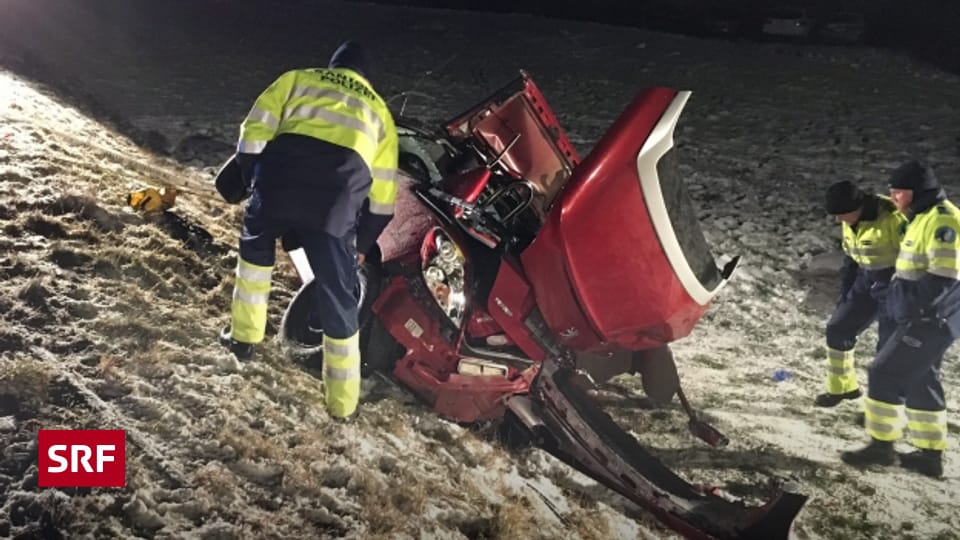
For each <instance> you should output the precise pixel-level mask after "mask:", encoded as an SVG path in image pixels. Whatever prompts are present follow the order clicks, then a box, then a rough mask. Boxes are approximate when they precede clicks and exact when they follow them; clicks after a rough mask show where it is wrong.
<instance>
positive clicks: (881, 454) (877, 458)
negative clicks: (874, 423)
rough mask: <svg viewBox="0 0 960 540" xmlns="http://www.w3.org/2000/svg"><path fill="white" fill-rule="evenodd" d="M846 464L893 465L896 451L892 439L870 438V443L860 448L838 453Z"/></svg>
mask: <svg viewBox="0 0 960 540" xmlns="http://www.w3.org/2000/svg"><path fill="white" fill-rule="evenodd" d="M840 459H842V460H843V462H844V463H846V464H847V465H853V466H854V467H864V466H867V465H893V464H895V463H896V462H897V453H896V452H895V451H894V449H893V441H879V440H877V439H870V444H868V445H867V446H865V447H863V448H861V449H860V450H848V451H846V452H843V453H841V454H840Z"/></svg>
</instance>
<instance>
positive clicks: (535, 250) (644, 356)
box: [281, 72, 806, 540]
mask: <svg viewBox="0 0 960 540" xmlns="http://www.w3.org/2000/svg"><path fill="white" fill-rule="evenodd" d="M689 97H690V92H685V91H677V90H674V89H671V88H664V87H655V88H648V89H645V90H643V91H642V92H640V93H639V94H638V95H637V96H636V97H635V99H634V100H633V101H632V102H631V103H630V104H629V106H628V107H627V108H626V109H625V110H624V111H623V113H622V114H621V115H620V117H619V118H618V119H617V120H616V121H615V122H614V123H613V124H612V125H611V126H610V128H609V129H608V130H607V132H606V134H605V135H604V136H603V137H602V138H601V139H600V140H599V141H598V142H597V144H596V146H595V147H594V148H593V149H592V151H591V152H590V153H589V155H587V156H586V157H584V158H583V159H581V158H580V156H578V154H577V152H576V150H575V149H574V147H573V145H572V144H571V143H570V141H569V139H568V137H567V135H566V134H565V132H564V130H563V128H562V127H561V126H560V125H559V123H558V122H557V119H556V117H555V116H554V114H553V112H552V110H551V109H550V106H549V105H548V104H547V102H546V100H545V99H544V96H543V94H542V93H541V91H540V90H539V89H538V87H537V85H536V84H535V82H534V81H533V80H532V79H531V77H530V76H529V75H528V74H527V73H525V72H521V73H520V76H519V77H518V78H517V79H515V80H514V81H512V82H510V83H509V84H507V85H506V86H505V87H503V88H502V89H500V90H499V91H497V92H495V93H493V94H492V95H490V96H488V97H487V98H486V99H484V100H482V101H481V102H479V103H478V104H477V105H476V106H474V107H471V108H470V109H469V110H467V111H465V112H463V113H462V114H459V115H457V116H456V117H455V118H453V119H451V120H449V121H448V122H446V123H444V124H443V125H440V126H424V125H421V124H419V123H417V122H415V121H413V120H411V119H408V118H404V117H403V116H402V115H397V125H398V128H399V130H400V152H401V153H400V168H401V170H402V172H403V175H402V186H401V193H400V195H399V200H398V204H397V214H396V216H395V218H394V219H393V221H392V222H391V224H390V225H389V226H388V228H387V229H386V230H385V231H384V233H383V234H382V236H381V237H380V239H379V241H378V247H379V252H378V253H376V254H371V255H370V256H368V259H367V262H366V263H365V264H364V265H363V267H362V268H361V269H360V276H361V279H360V282H361V285H360V290H359V291H358V299H359V302H360V304H361V325H362V330H361V346H362V347H363V358H364V370H365V371H367V372H369V370H374V369H375V370H382V371H386V372H388V373H390V374H392V376H393V377H394V378H395V380H396V381H398V382H399V383H400V384H401V385H402V386H404V387H406V388H407V389H409V390H410V391H411V392H413V393H414V394H416V395H417V396H419V397H420V398H421V399H422V400H423V401H424V402H426V403H427V404H428V405H429V406H431V407H432V408H433V410H434V411H435V412H436V413H437V414H438V415H440V416H442V417H444V418H447V419H450V420H453V421H457V422H462V423H474V422H479V421H490V420H503V421H504V422H505V424H506V425H509V426H511V428H512V429H513V430H514V433H520V434H522V435H523V436H524V437H525V438H526V439H527V440H529V441H530V442H532V443H534V444H536V445H538V446H540V447H542V448H544V449H545V450H547V451H549V452H551V453H552V454H554V455H556V456H557V457H559V458H560V459H562V460H564V461H566V462H567V463H569V464H570V465H572V466H574V467H576V468H577V469H578V470H580V471H582V472H584V473H585V474H588V475H589V476H591V477H592V478H594V479H595V480H597V481H598V482H600V483H602V484H604V485H606V486H607V487H609V488H610V489H613V490H615V491H616V492H618V493H620V494H621V495H623V496H624V497H626V498H628V499H630V500H631V501H633V502H634V503H636V504H638V505H640V506H643V507H644V508H646V509H648V510H649V511H651V512H652V513H653V514H654V515H656V516H657V518H658V519H660V520H661V521H662V522H663V523H665V524H666V525H667V526H669V527H671V528H673V529H675V530H677V531H678V532H680V533H681V534H683V535H685V536H687V537H689V538H701V539H708V538H709V539H758V540H759V539H763V540H777V539H785V538H788V537H790V529H791V524H792V522H793V520H794V518H795V517H796V515H797V513H798V512H799V511H800V510H801V508H802V507H803V505H804V503H805V502H806V497H805V496H804V495H802V494H799V493H793V492H789V491H787V490H785V489H781V488H778V489H777V490H776V491H775V492H774V493H773V494H772V497H771V499H770V501H769V502H768V503H767V504H765V505H762V506H758V507H750V506H746V505H745V504H743V503H742V502H740V501H737V500H734V499H732V498H731V497H729V496H727V495H725V494H724V493H722V492H721V491H720V490H718V489H716V488H714V487H711V486H701V485H691V484H689V483H688V482H687V481H685V480H684V479H682V478H680V477H679V476H678V475H676V474H674V473H673V472H671V471H670V470H669V469H668V468H667V467H665V466H664V465H663V464H662V463H661V462H660V461H659V460H657V459H656V458H655V457H653V456H652V455H650V454H649V453H647V452H646V451H645V450H644V449H643V448H642V447H641V445H640V444H639V443H638V441H637V440H636V438H634V437H633V436H632V435H630V434H629V433H627V432H626V431H624V430H623V429H622V428H621V427H619V426H618V425H617V424H616V423H615V422H614V421H613V420H612V418H611V417H610V416H609V415H607V414H606V413H605V412H603V410H602V408H601V407H600V406H599V405H598V404H597V403H596V402H595V400H594V398H593V394H592V393H591V381H603V380H606V379H608V378H610V377H611V376H613V375H616V374H618V373H623V372H628V371H629V372H635V373H639V374H640V376H641V377H642V380H643V386H644V389H645V390H646V392H647V394H648V396H649V397H650V398H651V399H654V400H655V401H666V400H670V399H672V398H673V397H674V396H677V397H678V398H679V399H680V401H681V403H682V404H683V406H684V408H685V409H686V410H687V412H688V414H689V415H690V426H691V428H692V430H693V431H694V433H695V434H696V435H698V436H700V437H701V438H703V439H704V440H706V441H707V442H708V443H710V444H712V445H722V444H724V443H725V439H724V438H723V436H722V435H720V434H719V433H718V432H716V430H713V429H712V428H711V427H710V426H707V425H706V424H704V423H703V422H701V421H700V420H699V418H698V417H697V415H696V413H695V411H693V410H692V408H691V407H690V405H689V402H688V401H687V400H686V397H685V396H684V395H683V392H682V389H681V388H680V386H679V379H678V377H677V370H676V365H675V364H674V359H673V356H672V354H671V353H670V349H669V343H670V342H671V341H674V340H676V339H679V338H682V337H684V336H687V335H688V334H689V333H690V332H691V331H692V329H693V328H694V326H695V325H696V324H697V322H698V321H699V320H700V318H701V317H702V315H703V314H704V312H705V310H706V309H707V307H708V306H709V304H710V302H711V301H712V299H713V298H714V297H715V295H716V294H717V293H718V291H719V290H720V289H721V288H722V287H723V286H724V284H725V283H726V282H727V280H728V279H729V278H730V277H731V275H732V274H733V272H734V271H735V269H736V266H737V264H738V262H739V258H738V257H734V258H732V259H731V260H730V262H728V263H727V264H726V265H724V267H723V268H719V267H718V266H717V265H716V262H715V259H714V256H713V255H712V253H711V251H710V248H709V247H708V245H707V243H706V241H705V239H704V237H703V234H702V232H701V230H700V227H699V224H698V223H697V220H696V217H695V216H696V212H695V211H694V208H693V206H692V202H691V200H690V198H689V197H688V195H687V193H686V190H685V187H684V182H683V180H682V178H680V176H679V174H678V172H677V170H676V155H675V149H674V140H673V133H674V128H675V126H676V124H677V121H678V119H679V118H680V116H681V114H682V113H683V110H684V107H685V105H686V103H687V100H688V99H689ZM291 257H292V259H293V261H294V263H295V266H296V267H297V270H298V272H299V273H300V276H301V278H302V279H303V281H304V283H305V285H304V287H303V289H301V291H300V293H298V295H297V296H296V298H295V299H294V301H293V302H292V303H291V305H290V306H289V308H288V310H287V313H286V314H285V316H284V321H283V323H282V328H281V337H282V339H283V340H284V341H285V343H286V344H288V345H289V346H291V347H292V348H293V349H294V350H295V351H297V352H298V353H299V354H301V355H309V354H313V355H316V354H319V351H317V350H316V349H315V348H314V349H310V348H308V347H306V346H305V345H302V344H301V342H300V341H299V339H298V336H300V335H302V332H303V329H304V326H305V320H306V317H305V315H306V313H307V311H308V310H309V305H308V304H309V302H310V301H311V300H310V299H311V298H312V295H310V294H306V293H305V292H306V291H307V290H308V289H309V287H310V280H311V279H312V276H311V274H310V269H309V265H308V264H306V259H305V257H303V254H302V252H298V251H292V252H291Z"/></svg>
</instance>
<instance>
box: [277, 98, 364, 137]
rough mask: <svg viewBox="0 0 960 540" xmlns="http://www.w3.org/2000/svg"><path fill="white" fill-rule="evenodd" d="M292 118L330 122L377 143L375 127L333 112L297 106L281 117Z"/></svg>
mask: <svg viewBox="0 0 960 540" xmlns="http://www.w3.org/2000/svg"><path fill="white" fill-rule="evenodd" d="M292 117H297V118H305V119H309V118H319V119H321V120H324V121H327V122H330V123H331V124H336V125H338V126H343V127H346V128H350V129H353V130H356V131H359V132H360V133H363V134H364V135H366V136H367V137H368V138H369V139H370V140H371V141H373V142H378V139H377V135H376V126H371V125H369V124H367V123H365V122H364V121H363V120H357V119H356V118H353V117H350V116H346V115H344V114H340V113H337V112H333V111H331V110H328V109H325V108H323V107H318V106H316V105H299V106H297V107H294V108H293V109H291V110H289V111H287V112H286V113H285V114H284V115H283V119H284V120H287V119H288V118H292Z"/></svg>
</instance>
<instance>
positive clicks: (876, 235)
mask: <svg viewBox="0 0 960 540" xmlns="http://www.w3.org/2000/svg"><path fill="white" fill-rule="evenodd" d="M906 223H907V218H906V217H905V216H904V215H903V214H902V213H900V212H899V211H898V210H897V207H896V205H894V204H893V201H892V200H891V199H890V198H889V197H887V196H884V195H871V196H868V197H867V199H866V201H865V202H864V204H863V210H862V213H861V216H860V221H858V222H857V224H856V225H854V226H851V225H849V224H848V223H842V224H841V231H842V234H843V252H844V253H845V254H846V256H847V260H846V264H845V265H844V268H843V270H842V276H841V284H842V287H841V292H842V293H843V294H846V292H847V291H848V290H850V289H851V288H854V282H855V281H856V280H857V279H858V278H860V279H862V280H863V281H864V284H863V286H864V287H865V288H871V286H873V285H874V284H875V283H877V282H882V284H884V285H885V284H886V282H888V281H889V280H890V278H891V277H892V276H893V269H894V264H895V263H896V261H897V253H899V251H900V239H901V237H902V236H903V229H904V226H905V225H906Z"/></svg>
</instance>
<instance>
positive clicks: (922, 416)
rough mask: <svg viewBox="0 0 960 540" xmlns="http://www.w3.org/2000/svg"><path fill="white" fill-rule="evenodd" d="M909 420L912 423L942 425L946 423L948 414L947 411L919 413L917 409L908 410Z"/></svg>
mask: <svg viewBox="0 0 960 540" xmlns="http://www.w3.org/2000/svg"><path fill="white" fill-rule="evenodd" d="M907 418H908V419H909V420H910V421H911V422H925V423H927V424H940V423H944V422H946V420H947V413H946V411H918V410H916V409H907Z"/></svg>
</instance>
